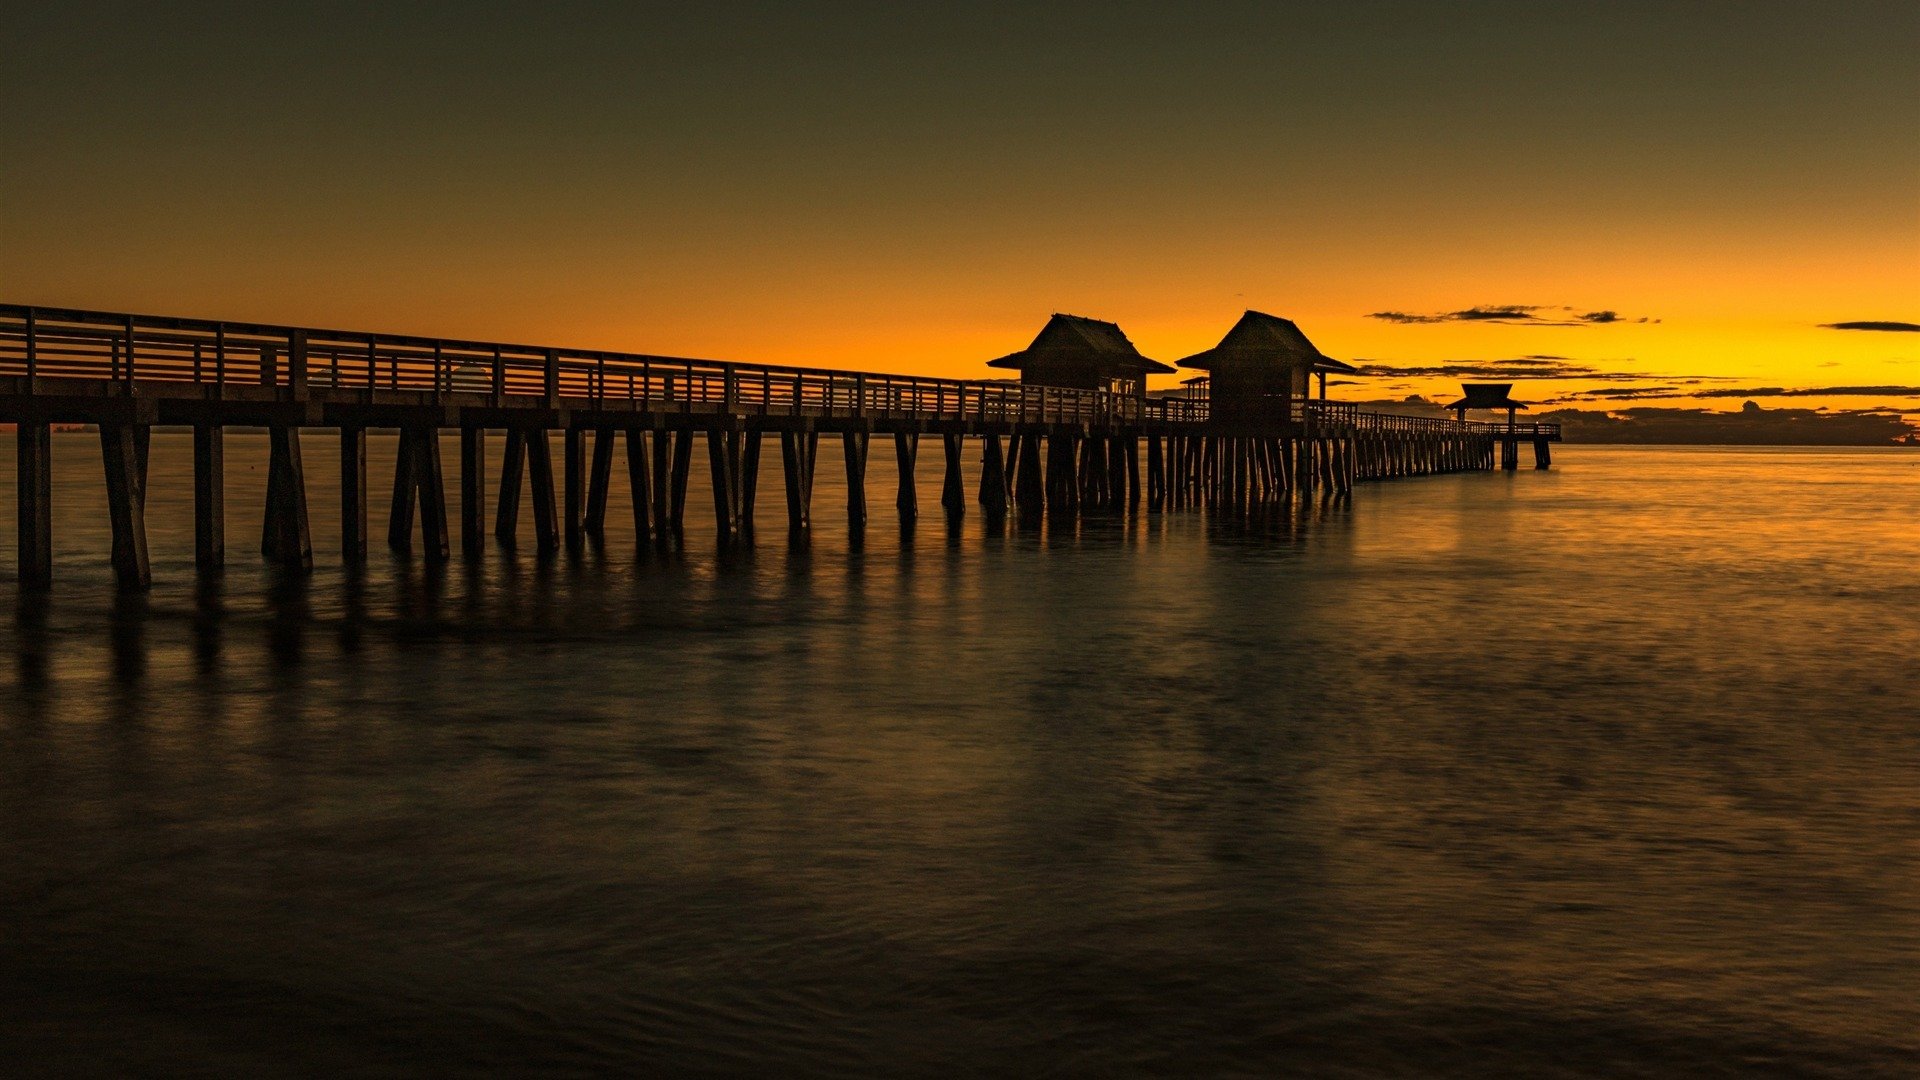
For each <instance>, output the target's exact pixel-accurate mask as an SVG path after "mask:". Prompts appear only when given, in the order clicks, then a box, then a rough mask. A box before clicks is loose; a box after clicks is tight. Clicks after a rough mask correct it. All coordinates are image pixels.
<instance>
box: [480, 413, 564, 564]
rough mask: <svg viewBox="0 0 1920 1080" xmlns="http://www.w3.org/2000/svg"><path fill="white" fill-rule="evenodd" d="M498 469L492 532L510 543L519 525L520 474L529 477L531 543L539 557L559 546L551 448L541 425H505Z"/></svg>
mask: <svg viewBox="0 0 1920 1080" xmlns="http://www.w3.org/2000/svg"><path fill="white" fill-rule="evenodd" d="M502 457H503V458H504V459H505V460H504V461H502V462H501V471H500V509H499V511H498V513H497V514H496V516H495V518H494V521H495V524H494V530H493V534H494V536H495V537H496V538H498V539H499V541H500V543H501V544H503V545H506V546H508V547H511V546H513V544H514V540H515V538H516V536H517V535H518V533H519V529H520V477H521V474H522V472H523V471H524V472H525V473H526V474H527V475H528V476H529V477H530V478H531V479H532V481H533V482H532V484H531V487H532V489H533V490H532V495H533V532H534V544H535V548H536V550H537V551H538V553H539V555H540V556H541V557H543V558H544V557H546V556H548V555H552V554H553V553H554V552H556V551H558V550H560V530H559V522H558V521H557V520H556V519H557V518H558V517H559V516H560V515H559V513H558V511H557V510H556V509H555V507H554V499H553V452H552V450H551V448H550V447H549V445H548V443H547V433H546V431H545V430H544V429H542V428H508V429H507V448H506V453H505V454H503V455H502Z"/></svg>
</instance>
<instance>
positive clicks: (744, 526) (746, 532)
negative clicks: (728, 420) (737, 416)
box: [739, 428, 763, 540]
mask: <svg viewBox="0 0 1920 1080" xmlns="http://www.w3.org/2000/svg"><path fill="white" fill-rule="evenodd" d="M762 434H763V433H762V432H761V431H760V430H759V429H758V428H749V429H747V430H746V431H743V432H741V433H740V477H739V480H740V510H739V517H740V535H741V536H742V537H744V538H746V539H749V540H751V539H752V538H753V501H754V499H755V498H756V497H757V496H758V495H759V494H760V437H761V435H762Z"/></svg>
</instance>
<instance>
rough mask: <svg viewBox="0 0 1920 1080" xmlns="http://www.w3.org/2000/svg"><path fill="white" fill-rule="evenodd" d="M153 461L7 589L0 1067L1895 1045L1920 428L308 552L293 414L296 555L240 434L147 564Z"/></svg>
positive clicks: (318, 520) (1919, 804)
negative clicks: (47, 577)
mask: <svg viewBox="0 0 1920 1080" xmlns="http://www.w3.org/2000/svg"><path fill="white" fill-rule="evenodd" d="M11 449H12V447H11V440H10V439H8V440H5V443H4V448H3V449H0V456H7V457H10V455H11ZM185 449H186V445H185V441H184V440H183V439H181V438H179V437H177V436H167V435H162V436H158V437H157V438H156V443H155V450H154V453H155V457H154V466H153V468H154V476H153V480H152V488H153V493H152V495H151V496H150V499H151V508H150V516H151V519H152V521H151V528H152V530H153V535H154V548H155V577H156V581H157V586H156V588H155V590H154V593H153V595H152V596H151V597H150V598H149V599H148V600H146V601H145V602H144V603H116V602H115V601H113V599H112V597H111V591H110V589H109V587H108V584H107V582H108V579H107V575H106V569H105V563H106V556H105V546H104V539H103V537H102V535H101V533H100V532H99V530H98V528H97V527H95V526H94V525H92V524H91V522H93V521H95V520H98V519H99V518H100V516H101V515H98V514H97V512H96V511H95V510H94V509H93V508H94V507H95V506H97V505H99V502H100V498H101V497H100V494H99V489H100V484H99V480H98V477H99V463H98V450H97V443H96V442H95V441H94V440H93V439H92V437H90V436H83V435H72V436H60V437H58V438H57V441H56V449H55V453H56V456H57V458H58V459H59V473H58V475H57V480H56V484H57V486H58V490H59V491H60V492H61V497H62V498H63V499H64V500H65V501H63V502H61V504H60V506H59V508H58V510H57V513H58V517H57V520H56V529H57V534H56V546H57V548H58V552H59V559H60V562H59V566H58V570H57V573H58V575H59V577H60V586H59V588H58V589H57V591H56V592H55V594H54V596H53V598H52V600H51V601H50V602H49V603H46V604H35V605H21V604H18V603H16V600H15V593H14V591H13V587H12V585H11V584H10V583H9V584H6V585H0V642H4V648H3V649H0V656H3V657H4V659H5V661H6V666H5V667H4V669H0V868H3V869H0V1072H5V1073H6V1074H8V1075H18V1076H27V1075H43V1074H55V1073H66V1072H78V1073H82V1074H98V1075H119V1074H125V1073H145V1074H157V1075H171V1074H186V1075H201V1074H233V1075H250V1076H274V1075H298V1076H305V1075H355V1076H362V1075H371V1076H379V1075H413V1074H476V1075H477V1074H483V1073H493V1074H500V1075H562V1074H578V1075H587V1074H624V1075H676V1074H700V1073H717V1074H739V1075H812V1074H824V1075H848V1076H856V1075H876V1074H911V1075H953V1074H959V1073H995V1074H1022V1075H1086V1076H1110V1075H1131V1074H1146V1075H1157V1074H1165V1075H1273V1074H1300V1075H1314V1076H1402V1075H1483V1074H1524V1075H1535V1076H1558V1075H1568V1076H1574V1075H1620V1074H1627V1075H1680V1074H1686V1075H1703V1074H1704V1075H1714V1074H1740V1073H1748V1072H1759V1073H1781V1074H1824V1075H1834V1076H1842V1075H1844V1076H1859V1075H1903V1074H1905V1075H1910V1074H1913V1073H1914V1072H1915V1071H1916V1070H1920V716H1917V715H1916V714H1917V713H1920V691H1917V690H1916V689H1915V687H1914V683H1913V675H1914V670H1915V660H1914V657H1915V655H1916V647H1920V612H1917V611H1916V602H1917V601H1920V454H1914V453H1902V452H1898V451H1885V452H1875V451H1764V450H1760V451H1755V450H1740V451H1732V450H1729V451H1700V450H1689V451H1668V450H1641V449H1634V450H1612V449H1600V448H1589V447H1567V448H1564V449H1563V450H1562V451H1561V453H1560V455H1559V457H1560V459H1561V465H1560V467H1559V468H1557V469H1556V470H1555V471H1553V472H1552V473H1548V474H1536V473H1533V472H1531V471H1524V472H1521V473H1520V474H1518V475H1517V476H1512V477H1508V476H1501V475H1487V474H1477V475H1471V476H1464V477H1448V478H1434V479H1427V480H1417V481H1405V482H1399V483H1394V484H1388V485H1374V486H1369V487H1366V488H1364V489H1363V490H1362V491H1361V492H1360V493H1359V494H1358V495H1357V496H1356V497H1355V499H1354V501H1353V504H1352V506H1351V507H1346V508H1335V509H1331V510H1327V511H1324V512H1317V513H1314V514H1311V515H1307V516H1304V517H1299V518H1295V519H1292V520H1289V521H1287V522H1284V523H1273V524H1270V525H1269V526H1267V527H1265V528H1264V529H1262V530H1258V531H1256V532H1251V533H1250V532H1249V531H1247V530H1244V529H1239V528H1230V527H1226V526H1222V525H1218V524H1213V525H1210V524H1209V523H1208V522H1207V521H1206V520H1204V519H1203V518H1202V517H1200V516H1198V515H1191V514H1187V515H1177V516H1167V517H1164V518H1160V517H1156V518H1153V519H1150V520H1146V521H1142V522H1139V523H1134V524H1119V523H1112V524H1101V523H1089V524H1085V525H1083V526H1082V527H1080V528H1079V530H1078V531H1077V532H1073V533H1067V532H1061V533H1043V534H1015V535H1011V536H1007V537H1003V538H991V537H987V536H985V535H984V530H983V529H982V527H981V522H980V519H979V515H978V514H977V513H976V514H974V515H972V516H971V517H970V518H969V519H968V521H967V523H966V526H965V528H964V531H963V532H962V534H961V535H960V536H959V537H958V538H957V539H953V540H950V539H949V538H948V537H947V535H946V534H945V531H944V529H943V527H942V525H941V522H940V519H939V517H938V515H937V513H929V514H928V515H927V516H926V517H924V518H923V519H922V522H921V525H920V527H919V529H918V530H917V531H916V532H915V533H914V535H913V536H912V537H911V539H910V540H907V541H904V542H903V541H902V539H901V537H900V535H899V533H898V531H897V529H896V528H895V527H894V524H893V522H894V514H893V510H892V506H891V492H890V491H884V490H882V489H883V488H884V487H885V486H886V485H885V484H884V482H882V481H880V479H879V478H881V477H885V476H887V475H890V473H891V462H890V461H884V462H883V461H882V450H883V448H882V447H880V446H879V445H878V444H877V443H876V447H875V467H874V476H875V478H876V483H875V490H874V493H873V503H874V506H875V513H874V525H873V526H871V527H870V528H869V529H868V531H867V536H866V542H865V545H864V549H863V550H861V551H859V552H857V553H854V552H850V550H849V545H848V543H847V540H846V537H845V526H844V521H843V519H842V518H841V516H840V508H841V506H842V501H841V494H840V491H839V489H838V488H837V487H836V486H834V485H833V484H832V483H831V482H830V480H831V478H832V477H833V476H834V474H835V471H836V470H837V459H836V460H824V459H826V458H827V457H828V455H827V454H826V453H823V455H822V457H823V461H822V464H821V470H820V476H821V490H820V491H819V492H818V494H817V496H816V499H817V502H818V506H817V511H816V512H817V515H818V518H819V535H818V536H817V537H816V539H815V541H814V543H813V545H812V548H811V550H810V552H807V553H803V554H795V553H790V552H789V551H788V549H787V547H786V545H785V542H784V541H785V537H784V533H783V531H781V530H780V529H779V528H778V524H779V517H778V514H779V509H780V507H779V498H780V492H779V486H778V468H779V466H778V455H777V454H770V455H769V458H770V461H769V463H768V467H769V475H768V476H767V478H766V481H765V483H764V484H763V491H762V502H761V520H762V522H763V523H768V524H771V525H773V526H775V527H774V528H772V529H769V530H767V535H766V536H765V537H763V540H762V542H761V544H760V546H759V547H758V548H757V549H756V550H754V551H753V552H752V553H751V554H750V555H749V556H747V557H745V558H742V559H739V560H737V561H735V562H732V563H730V564H725V565H723V564H720V563H718V562H716V560H715V558H714V557H713V555H712V552H711V544H710V543H709V542H708V541H707V540H706V533H705V528H704V525H703V524H702V523H701V522H695V523H694V525H693V526H692V527H691V528H690V532H689V536H690V537H691V538H692V539H691V542H690V544H689V550H688V552H686V553H685V554H684V555H673V556H666V557H661V556H653V557H649V558H645V559H640V560H636V559H635V558H634V555H633V545H632V542H631V538H630V535H629V534H628V533H627V532H626V531H625V529H624V527H622V528H619V529H616V530H615V532H614V535H613V536H612V537H611V538H610V542H609V544H608V545H607V548H606V550H605V552H604V553H603V554H599V555H594V554H588V555H586V556H584V557H582V558H580V559H577V560H562V561H560V562H558V563H556V564H554V565H552V566H550V567H541V566H539V565H537V564H536V563H535V562H534V561H533V560H532V559H531V558H530V557H525V556H523V557H521V558H520V559H518V560H515V559H512V558H510V557H505V556H502V555H500V554H498V553H497V552H495V553H492V554H490V555H489V557H488V560H487V562H486V563H485V565H484V567H483V568H482V569H481V570H480V571H479V572H478V573H470V572H469V571H468V570H467V569H466V568H464V567H463V566H462V565H461V564H459V563H458V562H456V563H455V564H454V565H453V566H452V567H451V568H449V569H448V570H446V571H444V572H429V571H427V570H426V569H425V568H424V567H422V566H421V565H419V564H418V563H409V562H406V561H403V560H396V559H394V558H392V557H390V556H388V555H387V554H386V553H385V552H384V551H382V552H379V553H376V555H375V557H374V559H373V562H372V566H371V567H370V569H369V571H368V573H367V575H366V576H365V578H364V579H363V580H361V581H358V582H350V581H348V580H347V579H346V578H345V577H344V576H343V575H342V573H341V572H340V571H339V569H338V561H337V558H336V557H334V555H333V550H334V544H335V539H334V538H335V536H336V535H337V532H336V531H335V527H334V513H335V511H334V509H333V504H332V502H331V499H332V498H333V483H332V472H331V468H330V466H331V462H332V461H333V460H334V459H333V455H332V445H331V444H330V443H329V442H327V441H325V440H322V439H319V438H315V437H313V436H309V439H308V446H307V454H308V469H309V484H310V486H311V488H312V493H313V514H314V522H315V541H316V548H317V549H318V552H319V554H318V560H317V561H318V563H319V570H318V572H316V574H315V575H314V576H313V578H312V580H311V581H310V582H309V583H307V584H305V585H304V586H302V585H284V584H276V583H275V582H274V580H273V578H272V575H270V574H269V573H267V572H265V571H263V570H261V569H260V568H259V567H258V565H257V563H258V560H257V558H256V557H255V556H253V555H252V553H251V552H252V549H253V547H254V545H255V544H256V543H257V528H258V516H257V515H258V506H259V502H260V499H259V492H260V490H261V486H262V481H261V476H262V473H263V469H264V458H265V455H264V448H263V447H262V446H261V445H260V443H259V441H258V440H251V441H249V440H247V439H243V438H240V437H233V438H232V439H231V441H230V443H229V448H228V464H229V470H230V474H231V475H230V489H229V497H230V500H231V501H230V508H229V515H230V519H231V520H230V537H231V541H230V542H231V546H232V549H233V563H234V565H233V566H232V567H231V568H230V569H229V570H228V572H227V573H226V574H225V576H224V578H223V579H221V580H219V581H217V582H216V583H213V584H211V585H205V586H196V584H195V581H194V577H193V574H192V572H191V567H190V556H191V532H190V522H189V512H188V506H189V503H188V497H189V484H188V482H187V479H186V475H187V474H186V472H185V468H186V464H187V454H186V453H185ZM391 454H392V443H391V440H385V441H379V440H376V446H375V459H376V467H377V463H378V462H379V461H381V460H388V461H390V460H391ZM498 456H499V455H498V451H497V448H496V451H495V454H494V460H495V461H496V462H497V461H498ZM937 456H938V454H937V446H933V447H930V449H929V451H928V452H927V453H925V454H923V458H925V459H926V461H925V462H924V463H925V464H927V466H928V467H927V468H926V469H925V470H924V473H925V477H924V479H923V484H922V492H923V500H924V502H925V503H926V504H927V507H928V509H929V511H933V510H936V509H937V507H935V506H934V505H933V504H934V501H935V499H936V498H937V494H938V486H937V466H936V465H934V464H933V463H932V459H934V458H937ZM448 460H449V466H451V464H452V462H453V461H455V460H457V458H456V457H453V456H452V455H449V459H448ZM620 468H621V466H620V465H619V464H618V463H616V475H619V474H620V472H619V470H620ZM376 475H379V473H377V472H376ZM0 476H5V477H7V479H8V481H9V482H8V483H7V484H5V485H4V494H0V500H6V505H4V506H3V507H0V511H3V512H4V514H5V520H7V521H8V522H9V524H8V527H7V529H6V530H5V535H4V536H0V559H4V561H5V565H6V566H7V568H8V570H9V573H10V570H11V566H12V561H13V548H12V544H13V537H12V530H11V524H10V522H11V505H10V499H11V495H12V486H11V483H10V480H11V463H10V461H7V462H0ZM456 489H457V485H456ZM698 495H699V489H698V488H697V487H696V489H695V499H694V502H695V503H696V504H697V503H698ZM625 514H626V509H625V505H624V503H623V502H621V501H619V500H616V505H615V508H614V511H613V513H612V514H611V518H612V520H613V521H614V522H615V523H616V524H618V525H622V526H624V523H625V522H626V521H627V520H628V519H627V518H626V517H625ZM382 517H383V515H382V514H381V513H380V511H379V509H378V508H376V512H375V518H376V521H375V524H376V528H378V527H379V526H380V525H381V524H382V522H381V521H380V519H381V518H382Z"/></svg>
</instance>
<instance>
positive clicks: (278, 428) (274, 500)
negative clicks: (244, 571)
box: [103, 424, 313, 573]
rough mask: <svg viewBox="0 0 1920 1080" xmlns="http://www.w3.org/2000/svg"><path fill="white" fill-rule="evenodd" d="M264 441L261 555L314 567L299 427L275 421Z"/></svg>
mask: <svg viewBox="0 0 1920 1080" xmlns="http://www.w3.org/2000/svg"><path fill="white" fill-rule="evenodd" d="M103 430H104V429H103ZM267 440H268V453H267V517H266V521H265V523H264V524H263V525H262V527H261V530H260V554H262V555H264V556H266V557H267V558H268V559H269V560H271V561H273V562H276V563H278V564H280V566H281V567H282V568H283V569H287V570H294V571H298V572H301V573H305V572H306V571H309V570H311V569H313V538H312V535H311V534H310V533H309V532H308V531H307V477H306V468H305V467H304V465H303V464H302V463H301V459H300V429H299V428H298V427H295V426H293V425H291V424H275V425H273V426H272V427H270V428H269V429H268V430H267Z"/></svg>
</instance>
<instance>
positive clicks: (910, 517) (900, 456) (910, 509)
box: [893, 431, 920, 524]
mask: <svg viewBox="0 0 1920 1080" xmlns="http://www.w3.org/2000/svg"><path fill="white" fill-rule="evenodd" d="M893 456H894V461H895V463H896V464H898V465H899V467H900V488H899V492H898V493H897V494H896V495H895V496H894V498H893V505H894V509H896V510H898V511H899V512H900V520H901V522H902V523H905V524H911V523H912V522H914V521H916V520H918V519H919V517H920V493H919V490H918V488H917V487H916V486H915V484H914V477H913V470H914V466H915V465H916V464H918V462H919V458H920V436H919V435H918V434H916V433H914V432H911V431H897V432H894V435H893Z"/></svg>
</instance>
